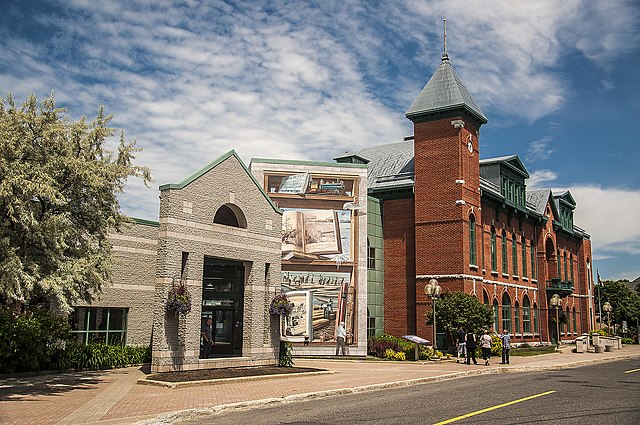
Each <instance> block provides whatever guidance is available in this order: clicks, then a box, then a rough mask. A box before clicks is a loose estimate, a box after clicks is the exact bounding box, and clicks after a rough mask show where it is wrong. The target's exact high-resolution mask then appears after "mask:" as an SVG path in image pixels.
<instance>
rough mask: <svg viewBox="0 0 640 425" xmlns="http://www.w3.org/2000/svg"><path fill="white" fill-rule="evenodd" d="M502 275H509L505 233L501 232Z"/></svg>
mask: <svg viewBox="0 0 640 425" xmlns="http://www.w3.org/2000/svg"><path fill="white" fill-rule="evenodd" d="M502 273H509V267H508V265H507V232H504V231H503V232H502Z"/></svg>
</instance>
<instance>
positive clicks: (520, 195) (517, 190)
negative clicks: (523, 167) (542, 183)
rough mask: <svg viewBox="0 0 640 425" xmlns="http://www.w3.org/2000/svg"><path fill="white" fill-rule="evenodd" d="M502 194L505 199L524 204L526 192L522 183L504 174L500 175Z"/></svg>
mask: <svg viewBox="0 0 640 425" xmlns="http://www.w3.org/2000/svg"><path fill="white" fill-rule="evenodd" d="M502 196H504V198H505V199H506V200H507V201H509V202H512V203H514V204H516V205H518V206H521V207H524V206H525V199H526V193H525V187H524V184H522V183H521V182H518V181H516V180H514V179H512V178H509V177H507V176H505V175H503V176H502Z"/></svg>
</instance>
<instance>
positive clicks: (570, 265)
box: [569, 254, 575, 286]
mask: <svg viewBox="0 0 640 425" xmlns="http://www.w3.org/2000/svg"><path fill="white" fill-rule="evenodd" d="M569 270H571V283H572V284H573V285H574V286H575V280H573V256H572V255H571V254H569Z"/></svg>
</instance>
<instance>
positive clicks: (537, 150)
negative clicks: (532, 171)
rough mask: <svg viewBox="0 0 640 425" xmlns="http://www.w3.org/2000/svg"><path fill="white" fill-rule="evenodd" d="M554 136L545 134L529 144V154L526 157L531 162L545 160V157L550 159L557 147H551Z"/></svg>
mask: <svg viewBox="0 0 640 425" xmlns="http://www.w3.org/2000/svg"><path fill="white" fill-rule="evenodd" d="M552 141H553V138H552V137H550V136H545V137H543V138H542V139H538V140H535V141H533V142H531V143H530V144H529V148H528V149H527V155H526V156H525V159H526V160H527V161H530V162H534V161H544V160H545V159H549V158H550V157H551V155H552V154H553V152H554V151H555V149H553V148H551V147H549V145H550V144H551V142H552Z"/></svg>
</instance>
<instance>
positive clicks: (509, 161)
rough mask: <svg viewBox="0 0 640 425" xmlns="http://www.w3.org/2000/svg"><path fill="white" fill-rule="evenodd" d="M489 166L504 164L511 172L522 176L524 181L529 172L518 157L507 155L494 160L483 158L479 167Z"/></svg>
mask: <svg viewBox="0 0 640 425" xmlns="http://www.w3.org/2000/svg"><path fill="white" fill-rule="evenodd" d="M490 164H505V165H506V166H508V167H509V168H510V169H511V170H513V171H515V172H516V173H518V174H520V175H521V176H523V177H524V178H525V179H528V178H529V177H530V176H529V172H528V171H527V169H526V168H525V166H524V164H523V163H522V161H521V160H520V157H519V156H518V155H508V156H500V157H496V158H485V159H481V160H480V166H481V167H482V166H483V165H490Z"/></svg>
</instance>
